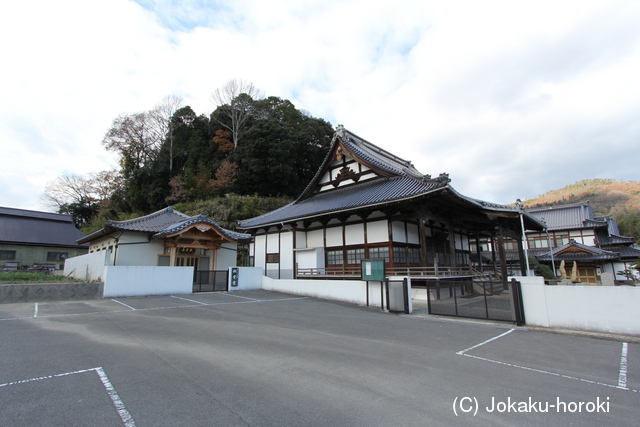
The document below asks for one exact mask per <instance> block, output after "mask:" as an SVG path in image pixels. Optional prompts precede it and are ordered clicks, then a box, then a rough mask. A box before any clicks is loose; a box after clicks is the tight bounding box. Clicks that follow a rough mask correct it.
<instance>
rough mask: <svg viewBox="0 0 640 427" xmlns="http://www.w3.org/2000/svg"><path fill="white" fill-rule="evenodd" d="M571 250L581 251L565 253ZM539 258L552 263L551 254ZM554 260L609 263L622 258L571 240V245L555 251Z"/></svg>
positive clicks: (568, 244)
mask: <svg viewBox="0 0 640 427" xmlns="http://www.w3.org/2000/svg"><path fill="white" fill-rule="evenodd" d="M569 248H575V249H579V251H577V252H564V251H566V250H567V249H569ZM562 252H564V253H562ZM537 258H538V260H539V261H551V254H550V253H549V252H547V253H545V254H543V255H538V256H537ZM553 258H554V260H555V261H607V260H616V259H618V258H620V256H619V255H618V254H617V253H615V252H611V251H605V250H604V249H600V248H596V247H595V246H587V245H583V244H582V243H578V242H576V241H575V240H570V241H569V243H567V244H565V245H562V246H559V247H557V248H555V249H554V250H553Z"/></svg>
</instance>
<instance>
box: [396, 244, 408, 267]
mask: <svg viewBox="0 0 640 427" xmlns="http://www.w3.org/2000/svg"><path fill="white" fill-rule="evenodd" d="M393 262H394V264H406V263H407V248H397V247H396V248H393Z"/></svg>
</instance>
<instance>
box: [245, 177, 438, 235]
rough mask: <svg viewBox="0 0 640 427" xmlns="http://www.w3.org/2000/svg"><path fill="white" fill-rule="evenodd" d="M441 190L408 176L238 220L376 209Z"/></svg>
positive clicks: (273, 220) (265, 221) (267, 221)
mask: <svg viewBox="0 0 640 427" xmlns="http://www.w3.org/2000/svg"><path fill="white" fill-rule="evenodd" d="M444 187H446V186H445V185H443V184H442V183H436V182H432V181H429V182H422V181H418V180H415V179H412V178H408V177H392V178H378V179H374V180H370V181H364V182H362V183H360V184H358V185H352V186H349V187H344V188H338V189H336V190H333V191H327V192H324V193H319V194H315V195H314V196H313V197H310V198H308V199H304V200H302V201H295V202H293V203H290V204H288V205H286V206H283V207H281V208H280V209H276V210H275V211H271V212H269V213H267V214H264V215H262V216H258V217H255V218H251V219H248V220H245V221H240V223H239V227H240V228H243V229H248V228H254V227H260V226H264V225H273V224H280V223H281V222H284V221H291V220H299V219H305V218H308V217H313V216H316V215H319V214H323V213H329V212H339V211H346V210H350V209H354V208H359V207H366V206H375V205H380V204H382V203H387V202H393V201H399V200H403V199H409V198H414V197H419V196H422V195H425V194H428V193H432V192H435V191H437V190H440V189H442V188H444Z"/></svg>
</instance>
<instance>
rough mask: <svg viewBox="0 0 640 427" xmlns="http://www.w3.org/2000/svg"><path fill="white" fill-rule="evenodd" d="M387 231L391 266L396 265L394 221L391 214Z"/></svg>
mask: <svg viewBox="0 0 640 427" xmlns="http://www.w3.org/2000/svg"><path fill="white" fill-rule="evenodd" d="M387 231H388V233H389V265H390V266H391V267H394V266H395V260H394V256H393V221H392V220H391V215H388V216H387Z"/></svg>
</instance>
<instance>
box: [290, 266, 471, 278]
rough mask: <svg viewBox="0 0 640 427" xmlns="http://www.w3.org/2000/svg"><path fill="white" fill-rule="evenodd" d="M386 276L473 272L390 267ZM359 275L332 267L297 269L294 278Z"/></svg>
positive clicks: (450, 275)
mask: <svg viewBox="0 0 640 427" xmlns="http://www.w3.org/2000/svg"><path fill="white" fill-rule="evenodd" d="M386 273H387V276H409V277H417V278H420V277H422V278H453V277H472V276H473V271H472V269H471V268H470V267H468V266H465V267H447V266H432V267H391V268H387V269H386ZM360 274H361V268H360V266H344V265H343V266H333V267H326V268H298V269H297V271H296V277H297V278H299V279H314V278H316V279H319V278H326V277H330V278H350V279H356V278H359V277H360Z"/></svg>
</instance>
